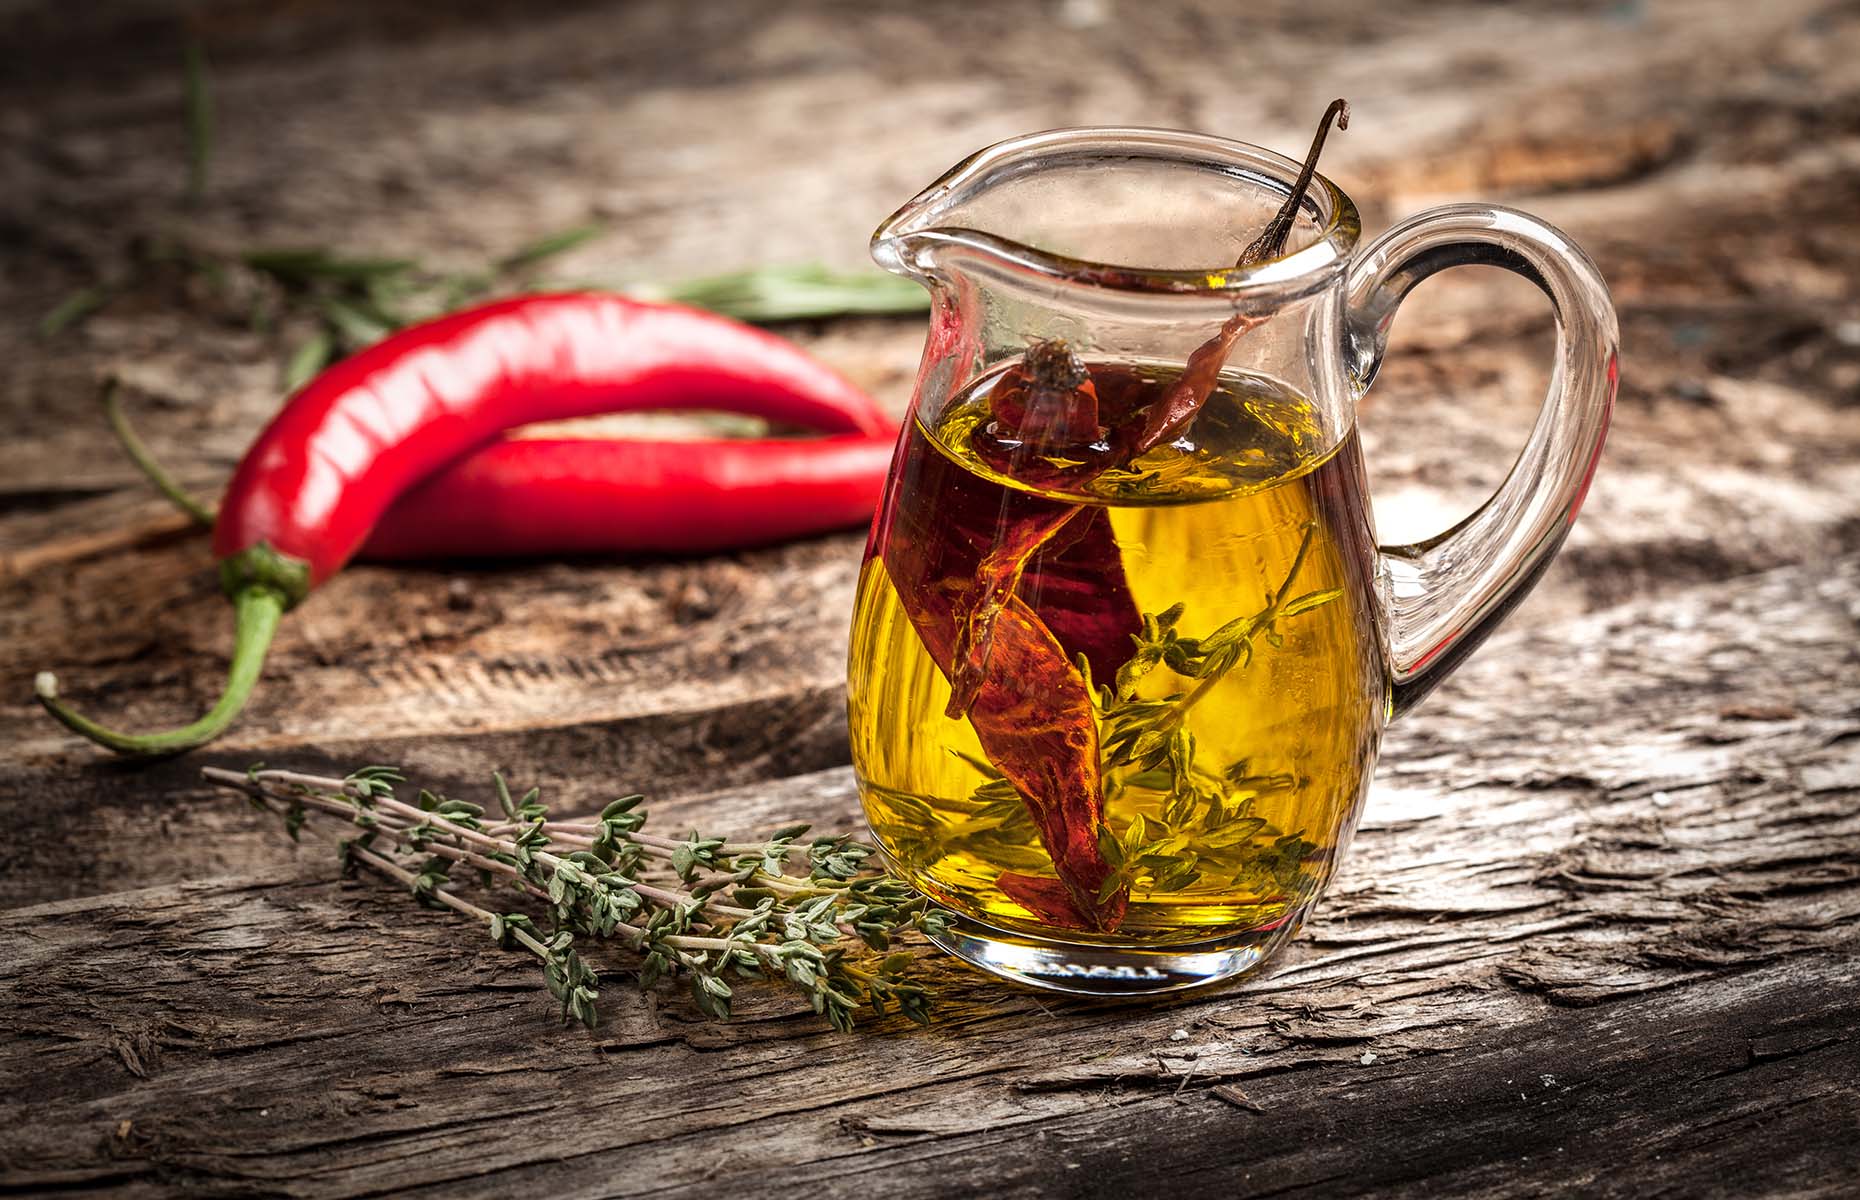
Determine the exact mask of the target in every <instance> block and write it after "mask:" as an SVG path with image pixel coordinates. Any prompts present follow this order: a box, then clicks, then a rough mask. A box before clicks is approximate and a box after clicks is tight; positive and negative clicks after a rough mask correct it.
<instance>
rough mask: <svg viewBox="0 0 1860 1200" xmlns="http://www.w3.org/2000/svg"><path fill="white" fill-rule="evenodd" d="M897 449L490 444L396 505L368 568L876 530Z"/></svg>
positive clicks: (717, 443)
mask: <svg viewBox="0 0 1860 1200" xmlns="http://www.w3.org/2000/svg"><path fill="white" fill-rule="evenodd" d="M895 441H896V439H895V438H892V437H867V436H865V435H863V434H842V435H840V436H837V437H829V438H819V439H814V440H808V441H801V440H775V439H765V440H759V441H745V440H740V439H739V440H707V441H686V442H676V441H627V440H619V439H614V440H605V439H598V438H589V439H583V440H576V441H559V440H544V439H528V438H516V439H512V440H509V441H502V442H493V443H491V444H490V445H489V446H484V447H481V448H480V449H478V450H474V451H473V452H472V453H471V454H469V455H467V456H466V457H464V458H462V459H460V460H459V461H458V462H455V463H453V464H452V465H451V466H448V467H446V468H444V469H443V470H441V471H440V472H439V473H438V474H436V475H433V476H431V477H430V478H428V479H427V480H426V481H425V482H423V483H420V484H418V485H417V486H415V487H414V488H413V490H411V491H409V492H408V493H407V494H406V495H404V496H402V497H401V498H400V499H398V500H396V501H395V502H394V505H393V507H392V508H389V509H388V511H387V514H386V515H385V516H383V517H382V518H381V522H380V524H378V525H376V526H375V529H374V532H373V533H371V534H369V536H368V540H367V541H366V542H364V543H363V544H362V550H361V554H360V555H359V557H361V558H364V559H368V560H371V561H377V562H408V561H413V560H417V559H427V558H498V557H504V556H507V555H512V554H612V553H635V554H702V553H710V552H714V551H720V550H736V549H743V548H747V547H750V546H763V545H768V544H771V543H774V542H783V541H788V540H790V539H793V538H800V537H809V536H812V535H814V534H819V533H826V532H829V531H831V530H835V529H847V528H851V527H853V526H856V525H861V524H864V523H865V522H866V521H868V520H870V519H871V517H872V509H873V508H874V506H876V505H877V503H878V497H879V494H880V493H881V492H883V491H884V488H885V472H886V469H887V467H888V466H889V465H890V463H891V450H892V445H893V443H894V442H895Z"/></svg>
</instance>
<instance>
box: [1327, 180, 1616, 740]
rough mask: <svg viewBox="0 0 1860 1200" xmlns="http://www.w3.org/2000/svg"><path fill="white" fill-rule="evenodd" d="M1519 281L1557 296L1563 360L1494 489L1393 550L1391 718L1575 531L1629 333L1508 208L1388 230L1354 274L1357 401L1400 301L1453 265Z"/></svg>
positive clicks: (1557, 242) (1481, 208)
mask: <svg viewBox="0 0 1860 1200" xmlns="http://www.w3.org/2000/svg"><path fill="white" fill-rule="evenodd" d="M1466 264H1476V265H1480V266H1489V267H1503V268H1505V269H1506V270H1508V271H1512V272H1515V273H1516V274H1519V275H1522V276H1523V277H1524V278H1526V279H1528V280H1530V281H1531V282H1532V283H1534V284H1536V285H1537V286H1538V287H1540V288H1542V289H1543V292H1544V294H1545V295H1546V296H1548V297H1549V298H1550V311H1551V313H1552V315H1553V316H1554V317H1555V319H1556V361H1555V364H1554V367H1553V369H1552V371H1551V373H1550V390H1549V394H1548V395H1546V396H1545V397H1544V406H1543V409H1542V410H1541V411H1540V412H1539V413H1538V414H1537V423H1536V425H1534V426H1533V427H1532V429H1531V435H1530V440H1529V441H1527V442H1526V443H1525V444H1524V451H1523V453H1521V454H1520V455H1519V456H1518V460H1517V462H1515V463H1513V464H1512V467H1511V473H1510V474H1508V475H1506V476H1505V482H1504V483H1502V484H1500V485H1499V488H1498V491H1496V492H1494V493H1493V494H1492V497H1491V498H1490V499H1489V500H1487V501H1486V502H1485V503H1484V504H1482V505H1480V506H1479V508H1478V509H1477V510H1476V511H1474V512H1473V514H1472V515H1471V516H1469V517H1467V518H1466V519H1465V520H1463V521H1461V522H1460V523H1459V524H1457V525H1455V526H1454V527H1453V528H1451V529H1449V530H1447V531H1446V532H1445V533H1442V534H1438V535H1436V536H1435V537H1432V538H1429V539H1427V540H1426V541H1422V542H1416V543H1414V544H1413V545H1408V546H1383V547H1382V548H1381V559H1382V569H1383V571H1384V572H1385V576H1384V577H1385V579H1386V581H1387V586H1386V587H1385V588H1384V590H1383V603H1384V616H1385V618H1386V626H1387V629H1388V637H1389V654H1390V660H1391V662H1390V666H1391V668H1392V674H1393V679H1394V695H1393V712H1394V714H1395V715H1397V716H1399V715H1400V714H1401V713H1403V712H1406V711H1407V710H1408V709H1410V708H1412V707H1414V705H1415V704H1416V703H1417V702H1419V701H1420V699H1421V698H1422V697H1423V696H1425V695H1426V694H1427V693H1428V692H1429V691H1431V690H1433V688H1434V685H1435V684H1437V683H1439V682H1440V681H1441V680H1442V679H1444V678H1445V677H1446V676H1447V675H1448V674H1449V673H1450V672H1451V671H1452V670H1453V668H1455V667H1456V666H1458V665H1459V664H1460V662H1461V661H1462V660H1464V659H1465V657H1466V656H1467V655H1468V654H1469V653H1471V652H1472V650H1473V649H1474V648H1475V647H1477V646H1478V645H1479V643H1480V642H1482V641H1484V640H1485V639H1486V637H1487V636H1489V635H1490V634H1491V632H1492V631H1493V630H1494V629H1495V628H1497V626H1498V624H1499V622H1500V621H1502V620H1503V619H1504V617H1505V615H1506V614H1507V613H1509V612H1510V611H1511V610H1512V609H1513V608H1514V607H1516V606H1517V604H1518V602H1519V601H1521V600H1523V599H1524V597H1525V595H1526V594H1528V593H1529V592H1530V590H1531V586H1532V585H1533V584H1534V583H1536V582H1537V579H1538V577H1539V576H1540V575H1542V574H1543V572H1544V569H1545V568H1546V567H1548V566H1549V565H1550V560H1551V558H1552V557H1553V556H1554V555H1555V554H1556V551H1557V549H1558V547H1560V546H1561V545H1562V544H1563V538H1564V537H1565V536H1566V535H1567V534H1568V533H1569V529H1570V526H1571V525H1572V524H1573V523H1574V522H1575V519H1576V512H1577V510H1578V509H1579V508H1581V507H1582V500H1583V497H1584V495H1586V494H1587V492H1588V490H1589V480H1590V479H1591V478H1592V477H1593V476H1594V474H1595V464H1596V460H1597V459H1598V458H1600V456H1601V452H1602V442H1603V439H1604V438H1605V437H1606V436H1607V434H1608V418H1609V414H1610V412H1611V411H1612V410H1613V408H1614V399H1615V383H1616V375H1617V369H1618V368H1617V363H1616V356H1617V352H1618V349H1619V344H1620V334H1619V331H1618V329H1617V327H1616V323H1615V310H1614V306H1613V305H1612V304H1611V303H1610V302H1609V299H1608V287H1607V285H1606V284H1605V283H1604V282H1603V281H1602V277H1601V273H1600V272H1598V271H1597V270H1596V269H1595V264H1594V263H1592V262H1590V261H1589V258H1588V256H1587V255H1585V254H1584V253H1583V252H1582V251H1581V250H1580V249H1578V248H1577V247H1576V245H1575V243H1574V242H1571V241H1570V240H1569V239H1568V238H1567V237H1565V236H1564V235H1563V234H1562V233H1561V232H1559V231H1558V230H1556V229H1554V228H1552V227H1551V226H1549V225H1547V224H1545V223H1544V222H1542V221H1539V220H1538V219H1537V218H1535V217H1532V216H1527V215H1526V214H1524V213H1521V212H1517V211H1514V210H1512V209H1508V208H1493V207H1489V206H1487V205H1482V204H1454V205H1448V206H1446V207H1443V208H1436V209H1431V210H1429V211H1428V212H1424V213H1422V214H1420V215H1419V216H1416V217H1412V218H1410V219H1408V220H1406V221H1404V222H1402V223H1401V224H1399V225H1397V226H1395V228H1393V229H1391V230H1389V231H1388V232H1387V233H1386V234H1384V235H1383V236H1382V237H1381V238H1379V239H1377V241H1376V242H1375V244H1374V245H1372V246H1370V247H1369V248H1368V249H1367V250H1366V251H1364V252H1363V254H1362V255H1361V256H1360V257H1359V258H1358V260H1357V261H1356V263H1355V264H1354V265H1353V266H1352V267H1351V270H1350V279H1349V290H1350V307H1349V312H1348V315H1347V316H1346V318H1345V353H1346V355H1347V356H1348V359H1349V362H1348V366H1349V368H1350V370H1351V372H1352V374H1353V376H1354V379H1355V381H1356V388H1357V392H1358V396H1359V398H1360V396H1361V394H1362V393H1363V392H1365V391H1367V390H1368V388H1369V385H1370V383H1371V382H1372V381H1374V379H1375V376H1376V372H1377V370H1378V369H1379V368H1380V367H1381V365H1382V356H1383V352H1384V351H1385V350H1386V349H1387V348H1388V335H1389V328H1390V326H1391V325H1392V324H1393V323H1394V320H1395V313H1396V310H1397V309H1398V308H1399V307H1400V306H1401V302H1402V300H1403V299H1404V298H1405V297H1406V296H1407V295H1408V293H1409V292H1410V291H1412V290H1414V286H1415V285H1416V284H1418V283H1420V282H1421V281H1422V280H1423V279H1426V278H1427V277H1428V276H1430V275H1432V274H1434V273H1435V272H1436V271H1439V270H1442V269H1444V268H1446V267H1456V266H1462V265H1466Z"/></svg>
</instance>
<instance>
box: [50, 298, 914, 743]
mask: <svg viewBox="0 0 1860 1200" xmlns="http://www.w3.org/2000/svg"><path fill="white" fill-rule="evenodd" d="M664 408H685V409H722V410H725V411H731V412H742V413H750V414H753V415H756V416H761V417H765V418H767V419H768V420H770V421H774V422H779V423H783V424H789V425H800V426H804V427H806V428H810V429H815V430H819V431H822V432H827V433H857V434H867V435H882V434H884V433H887V432H888V431H889V430H890V428H891V427H892V423H891V421H890V420H889V419H888V418H887V417H886V416H885V414H884V412H883V411H882V410H881V409H879V407H878V406H877V404H876V403H874V402H873V401H872V400H871V399H870V398H869V397H867V396H866V395H865V394H864V393H862V392H861V391H859V390H858V389H857V388H856V387H854V386H853V385H852V384H851V383H849V382H848V381H847V380H845V379H844V378H842V377H841V376H840V375H838V374H837V373H835V372H833V371H832V370H830V369H828V368H827V367H825V366H823V365H822V364H820V363H819V362H816V361H815V360H814V359H812V358H810V357H809V356H808V355H806V354H805V353H804V352H802V351H801V350H800V349H799V348H798V347H795V346H793V345H791V344H790V343H787V342H784V341H782V340H781V339H780V338H777V337H775V336H774V335H772V334H768V333H764V332H762V331H760V330H757V329H752V328H750V327H749V326H747V325H741V324H738V323H737V322H734V321H730V320H728V319H726V318H723V317H718V316H715V315H713V314H710V313H705V312H701V311H699V310H697V309H691V308H684V307H681V306H677V305H667V304H649V303H644V302H641V301H636V300H629V299H627V298H625V297H621V296H616V295H611V294H602V293H569V294H563V295H542V296H523V297H518V298H515V299H511V300H503V301H499V302H496V303H492V304H487V305H483V306H481V307H478V308H474V309H469V310H466V311H463V312H458V313H453V314H450V315H448V316H444V317H440V318H438V319H437V320H434V321H429V322H427V323H425V324H422V325H417V326H412V327H409V328H407V329H403V330H401V331H400V332H398V333H395V334H393V335H391V336H389V337H388V338H386V339H384V340H383V341H381V342H378V343H376V344H375V345H373V346H370V347H369V348H367V349H366V350H363V351H361V352H360V353H358V354H356V355H354V356H353V357H351V358H348V359H345V360H343V361H342V362H340V363H337V364H336V365H335V366H334V367H332V368H330V369H329V370H328V371H325V372H324V373H323V374H322V375H320V376H318V377H317V378H316V379H314V380H312V381H311V382H310V383H309V384H308V385H307V386H305V387H304V388H303V389H302V390H300V391H299V392H298V393H297V394H296V395H294V396H293V397H291V399H290V400H289V401H288V402H287V403H286V404H285V406H284V408H283V410H282V411H281V412H280V413H279V414H278V416H277V417H276V418H275V419H274V420H273V421H272V422H271V424H270V425H269V426H268V427H266V429H265V430H264V432H263V433H261V434H260V435H259V437H258V440H257V441H256V442H255V443H253V445H252V447H251V449H250V450H249V451H247V453H246V456H245V458H244V459H243V460H242V461H241V462H240V464H239V468H238V470H237V471H236V472H235V473H234V475H233V478H232V481H231V483H230V484H229V485H228V486H227V489H226V494H225V497H224V499H223V500H222V501H221V503H220V508H219V516H218V519H217V520H216V521H215V524H214V537H213V549H214V553H215V555H216V556H217V557H218V558H219V559H220V582H221V587H222V589H223V590H224V591H225V592H226V594H227V595H228V596H229V597H230V598H231V599H232V601H233V604H234V606H235V609H236V612H237V621H238V625H237V633H236V637H235V643H234V650H233V661H232V665H231V669H230V671H229V674H228V679H227V686H226V691H225V692H224V694H223V695H222V696H221V697H220V700H219V702H218V703H217V704H215V705H214V706H213V708H212V709H211V710H210V711H209V712H208V713H207V714H206V715H205V716H203V717H201V718H200V719H199V720H198V721H195V722H194V723H193V724H191V725H187V726H184V727H182V728H179V729H173V730H169V731H166V732H163V733H156V734H145V735H126V734H122V733H118V732H115V731H113V730H110V729H106V728H104V727H103V726H101V725H98V724H97V723H96V722H94V721H91V720H89V719H87V718H85V717H82V716H79V715H78V714H77V713H76V712H74V711H73V710H71V709H70V708H69V707H67V706H66V705H64V704H63V703H62V702H60V701H59V699H58V694H57V680H56V678H55V677H53V676H52V675H51V674H50V673H43V674H41V675H40V676H39V678H38V680H37V681H36V690H37V692H38V696H39V700H40V702H41V703H42V704H44V706H45V707H46V709H47V710H48V711H50V712H51V714H52V715H53V716H55V717H57V718H58V719H59V720H60V721H62V722H64V724H65V725H67V726H69V727H70V728H71V729H73V730H75V731H76V732H78V733H80V734H83V735H84V736H85V737H88V738H90V739H91V740H92V741H95V742H98V743H99V744H101V745H103V746H106V747H108V748H109V749H111V750H115V751H117V752H118V753H123V754H163V753H173V752H176V751H180V750H186V749H190V748H192V747H194V746H198V745H201V744H203V743H205V742H207V741H209V740H211V739H212V738H213V737H215V736H217V735H218V734H219V733H220V732H221V731H222V730H223V729H225V728H226V726H227V725H229V724H230V723H231V722H232V720H233V718H234V717H235V716H237V715H238V712H239V710H240V708H241V707H243V705H244V704H245V701H246V698H247V697H248V696H249V695H250V694H251V690H252V687H253V686H254V684H256V682H257V680H258V675H259V671H260V668H261V666H262V664H263V660H264V654H265V650H266V647H267V646H268V645H269V644H270V641H271V637H272V635H273V633H275V632H276V630H277V626H278V620H279V618H280V617H281V616H282V615H283V614H284V613H285V612H286V611H287V610H289V609H290V608H292V607H294V606H295V605H297V604H298V603H300V602H301V601H302V600H303V599H304V597H305V596H307V595H308V594H309V593H310V591H311V590H312V589H313V588H315V587H316V586H317V585H319V584H321V583H322V582H323V581H324V580H326V579H328V578H329V577H330V576H331V575H333V574H334V573H335V572H336V571H338V570H339V569H341V567H342V566H343V564H344V563H346V562H348V560H349V559H350V558H351V557H352V556H353V555H354V554H355V552H356V551H357V550H358V549H359V548H360V547H361V545H362V543H363V541H364V540H365V539H366V538H367V537H368V535H369V532H370V531H371V530H372V529H373V528H374V526H375V524H376V523H377V522H378V521H379V520H380V518H381V516H382V514H383V513H385V512H386V511H387V509H388V507H389V505H390V504H392V503H393V501H394V500H395V499H396V498H398V497H399V496H400V495H401V494H402V493H404V492H405V491H407V490H408V489H409V488H411V487H412V486H413V485H415V484H417V483H418V482H419V481H420V480H421V479H423V478H425V477H426V476H428V475H430V474H432V473H433V472H434V471H436V470H437V469H439V468H440V467H442V466H444V465H445V464H446V463H448V462H450V461H452V460H453V459H456V458H458V457H460V456H461V455H463V454H465V453H467V452H468V451H471V450H473V449H475V448H477V447H479V446H481V445H483V444H485V443H486V442H489V441H491V440H493V439H495V438H497V437H498V435H500V434H502V433H504V432H505V431H506V430H509V429H511V428H514V427H516V426H519V425H525V424H530V423H533V422H537V421H552V420H564V419H567V418H570V417H580V416H588V415H591V414H595V413H608V412H619V411H630V410H641V409H664Z"/></svg>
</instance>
